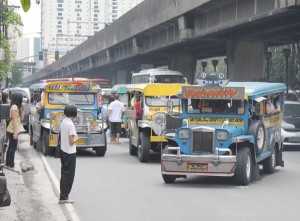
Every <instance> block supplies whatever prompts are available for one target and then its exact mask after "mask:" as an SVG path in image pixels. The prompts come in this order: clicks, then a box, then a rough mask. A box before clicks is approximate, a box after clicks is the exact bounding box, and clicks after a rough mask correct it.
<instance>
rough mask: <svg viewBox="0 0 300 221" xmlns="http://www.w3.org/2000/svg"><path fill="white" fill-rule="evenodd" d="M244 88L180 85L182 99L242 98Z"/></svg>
mask: <svg viewBox="0 0 300 221" xmlns="http://www.w3.org/2000/svg"><path fill="white" fill-rule="evenodd" d="M244 93H245V88H242V87H224V88H220V87H217V88H214V87H210V88H206V87H205V88H203V87H191V86H184V87H182V98H184V99H189V98H193V99H220V98H227V99H229V98H230V99H241V100H242V99H244Z"/></svg>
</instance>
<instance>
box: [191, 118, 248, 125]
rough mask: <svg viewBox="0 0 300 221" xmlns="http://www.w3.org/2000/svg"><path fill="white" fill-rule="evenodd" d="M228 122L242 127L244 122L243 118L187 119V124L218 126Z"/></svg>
mask: <svg viewBox="0 0 300 221" xmlns="http://www.w3.org/2000/svg"><path fill="white" fill-rule="evenodd" d="M226 120H227V121H229V124H232V125H238V126H244V124H245V122H244V121H243V118H235V117H234V118H233V117H189V118H188V121H189V124H220V125H222V124H223V123H224V121H226Z"/></svg>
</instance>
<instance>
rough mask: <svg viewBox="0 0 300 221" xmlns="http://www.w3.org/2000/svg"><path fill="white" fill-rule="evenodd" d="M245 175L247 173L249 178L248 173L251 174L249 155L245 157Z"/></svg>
mask: <svg viewBox="0 0 300 221" xmlns="http://www.w3.org/2000/svg"><path fill="white" fill-rule="evenodd" d="M246 175H247V178H248V179H249V178H250V175H251V159H250V156H249V155H248V156H247V159H246Z"/></svg>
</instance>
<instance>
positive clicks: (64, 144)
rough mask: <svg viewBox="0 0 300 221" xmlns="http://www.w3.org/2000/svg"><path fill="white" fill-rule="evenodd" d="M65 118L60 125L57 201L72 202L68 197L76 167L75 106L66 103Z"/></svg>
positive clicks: (62, 202) (61, 202)
mask: <svg viewBox="0 0 300 221" xmlns="http://www.w3.org/2000/svg"><path fill="white" fill-rule="evenodd" d="M64 114H65V116H66V117H65V119H64V120H63V121H62V123H61V125H60V142H61V153H60V161H61V178H60V197H59V203H60V204H64V203H74V201H73V200H70V199H69V194H70V192H71V189H72V185H73V182H74V176H75V168H76V141H77V140H78V136H77V132H76V129H75V125H74V123H73V120H74V118H75V117H76V116H77V107H76V106H75V105H67V106H66V107H65V110H64Z"/></svg>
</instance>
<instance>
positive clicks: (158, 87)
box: [126, 84, 187, 162]
mask: <svg viewBox="0 0 300 221" xmlns="http://www.w3.org/2000/svg"><path fill="white" fill-rule="evenodd" d="M184 85H187V84H132V85H127V86H126V90H127V94H128V107H127V116H128V130H129V131H128V133H129V153H130V155H136V154H137V155H138V158H139V160H140V161H141V162H147V161H148V159H149V157H150V152H151V151H153V152H160V151H161V148H164V147H165V145H166V143H167V140H166V139H165V136H164V135H163V133H164V131H165V129H166V121H167V103H168V101H172V103H173V105H174V110H175V111H176V109H177V110H179V107H180V100H179V97H178V92H179V90H180V89H181V87H182V86H184ZM139 100H140V102H138V101H139ZM136 104H137V105H136ZM137 108H139V109H140V112H141V116H137V115H136V109H137ZM179 123H180V124H181V122H179ZM177 126H178V127H179V126H180V125H178V124H177ZM175 127H176V126H175ZM174 129H176V128H174Z"/></svg>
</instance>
